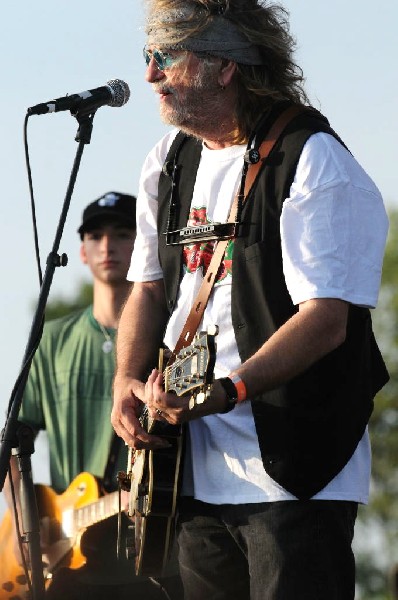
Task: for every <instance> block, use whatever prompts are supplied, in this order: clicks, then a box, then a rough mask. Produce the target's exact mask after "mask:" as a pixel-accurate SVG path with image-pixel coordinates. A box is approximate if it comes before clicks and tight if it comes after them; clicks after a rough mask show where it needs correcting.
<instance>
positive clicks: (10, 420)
mask: <svg viewBox="0 0 398 600" xmlns="http://www.w3.org/2000/svg"><path fill="white" fill-rule="evenodd" d="M72 114H73V116H74V117H75V118H76V119H77V121H78V123H79V129H78V132H77V134H76V137H75V141H77V142H78V143H79V145H78V148H77V152H76V157H75V160H74V163H73V168H72V172H71V175H70V178H69V184H68V188H67V192H66V195H65V200H64V204H63V207H62V211H61V215H60V219H59V223H58V227H57V231H56V235H55V238H54V243H53V248H52V251H51V252H50V254H49V255H48V258H47V264H46V270H45V272H44V277H43V282H42V284H41V287H40V293H39V298H38V303H37V308H36V311H35V314H34V317H33V321H32V326H31V330H30V334H29V338H28V343H27V346H26V350H25V354H24V358H23V362H22V369H21V372H20V374H19V376H18V378H17V382H16V384H15V386H14V389H13V392H12V394H11V399H10V403H9V408H8V413H7V420H6V423H5V426H4V428H3V430H2V436H1V444H0V491H2V490H3V487H4V482H5V479H6V476H7V471H8V467H9V463H10V457H11V450H12V449H13V448H15V449H16V450H15V451H13V454H15V456H16V457H17V459H18V468H19V471H20V473H21V490H20V497H21V502H22V503H23V506H21V509H22V510H21V513H22V528H23V536H22V541H23V542H24V543H26V544H27V547H28V549H29V556H30V565H31V581H32V600H44V594H45V584H44V576H43V568H42V558H41V545H40V522H39V513H38V508H37V502H36V496H35V492H34V486H33V479H32V467H31V459H30V454H31V453H33V451H34V448H33V442H32V444H31V445H30V444H29V442H28V443H24V442H23V441H22V442H21V444H20V441H19V439H18V438H19V437H21V428H20V423H19V422H18V414H19V411H20V408H21V404H22V397H23V393H24V390H25V386H26V381H27V378H28V374H29V370H30V366H31V363H32V359H33V356H34V353H35V351H36V348H37V346H38V344H39V341H40V338H41V334H42V329H43V323H44V313H45V308H46V304H47V299H48V295H49V292H50V288H51V283H52V280H53V276H54V272H55V268H56V267H59V266H66V264H67V262H68V259H67V256H66V254H62V256H59V254H58V249H59V245H60V242H61V238H62V233H63V230H64V226H65V222H66V217H67V215H68V210H69V206H70V201H71V197H72V193H73V189H74V186H75V182H76V177H77V173H78V170H79V166H80V162H81V158H82V155H83V149H84V146H85V144H89V143H90V141H91V133H92V127H93V118H94V115H95V111H91V112H87V110H82V111H76V112H75V113H72ZM22 432H23V433H22V438H25V436H26V435H27V432H26V428H25V429H24V428H22Z"/></svg>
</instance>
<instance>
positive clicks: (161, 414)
mask: <svg viewBox="0 0 398 600" xmlns="http://www.w3.org/2000/svg"><path fill="white" fill-rule="evenodd" d="M156 413H157V414H158V415H159V417H162V416H163V413H162V411H161V410H160V408H157V409H156Z"/></svg>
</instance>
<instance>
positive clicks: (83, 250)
mask: <svg viewBox="0 0 398 600" xmlns="http://www.w3.org/2000/svg"><path fill="white" fill-rule="evenodd" d="M80 260H81V261H82V263H83V264H84V265H86V264H87V256H86V248H85V245H84V242H82V243H81V244H80Z"/></svg>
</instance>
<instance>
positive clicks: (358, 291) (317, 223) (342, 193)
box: [281, 133, 388, 308]
mask: <svg viewBox="0 0 398 600" xmlns="http://www.w3.org/2000/svg"><path fill="white" fill-rule="evenodd" d="M387 231H388V218H387V214H386V210H385V207H384V205H383V200H382V198H381V195H380V192H379V190H378V189H377V187H376V185H375V184H374V183H373V181H372V180H371V179H370V178H369V176H368V175H367V174H366V173H365V171H364V170H363V169H362V167H361V166H360V165H359V164H358V162H357V161H356V160H355V159H354V158H353V156H352V155H351V154H350V153H349V152H348V151H347V150H346V149H345V148H344V146H342V145H341V144H340V143H339V142H338V141H337V140H336V139H335V138H334V137H333V136H331V135H328V134H325V133H318V134H315V135H313V136H311V137H310V138H309V140H308V141H307V143H306V144H305V146H304V148H303V152H302V154H301V156H300V160H299V163H298V166H297V170H296V176H295V179H294V181H293V184H292V186H291V189H290V196H289V198H287V199H286V200H285V202H284V204H283V209H282V215H281V239H282V256H283V268H284V275H285V279H286V284H287V288H288V290H289V293H290V295H291V298H292V301H293V303H294V304H299V303H300V302H304V301H306V300H310V299H313V298H339V299H341V300H345V301H347V302H350V303H352V304H357V305H360V306H366V307H370V308H373V307H375V306H376V304H377V299H378V293H379V287H380V280H381V270H382V263H383V256H384V250H385V243H386V237H387Z"/></svg>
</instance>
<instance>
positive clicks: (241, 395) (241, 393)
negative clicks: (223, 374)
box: [228, 374, 247, 402]
mask: <svg viewBox="0 0 398 600" xmlns="http://www.w3.org/2000/svg"><path fill="white" fill-rule="evenodd" d="M228 377H229V379H230V380H231V381H232V382H233V384H234V386H235V387H236V392H237V400H238V402H243V401H244V400H246V398H247V392H246V386H245V384H244V382H243V381H242V380H241V378H240V377H239V375H232V374H229V375H228Z"/></svg>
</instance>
